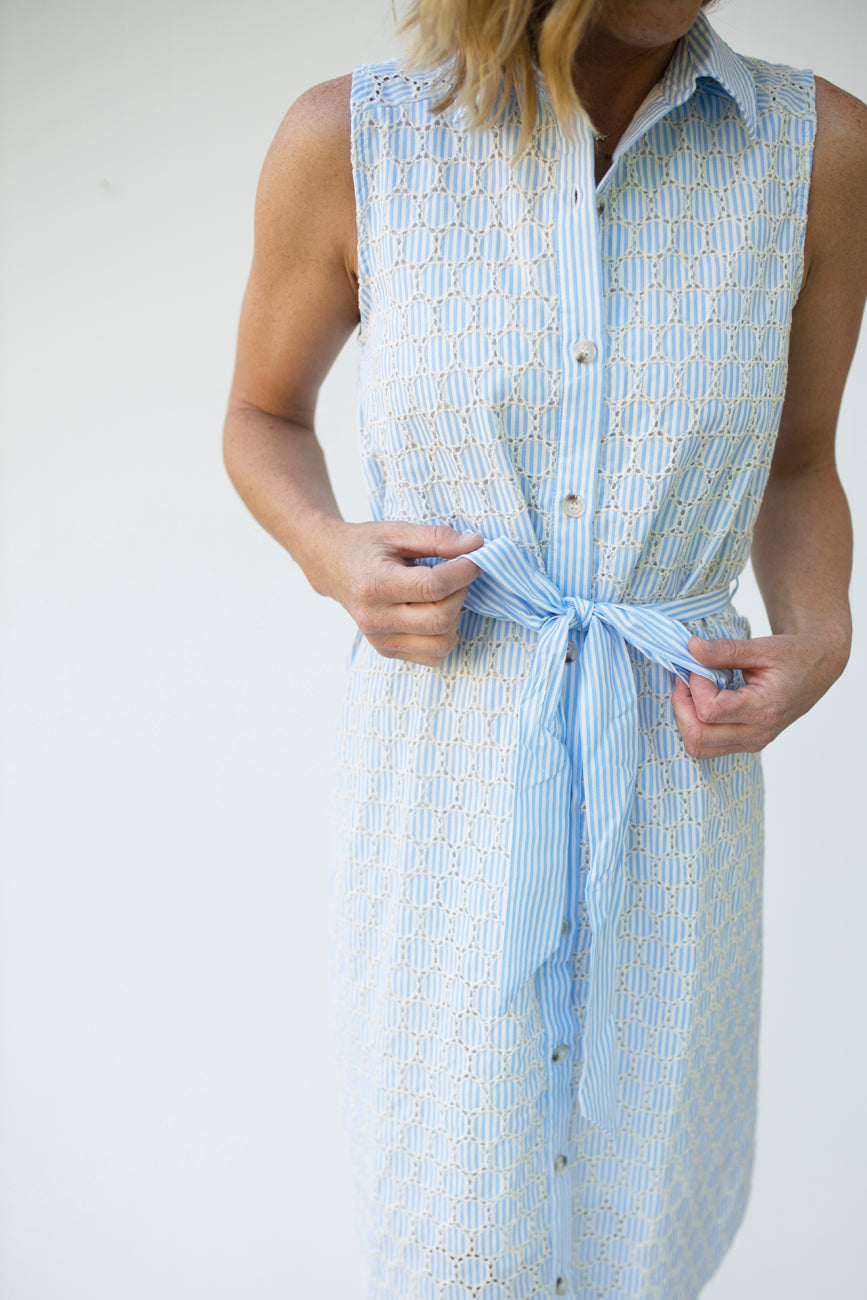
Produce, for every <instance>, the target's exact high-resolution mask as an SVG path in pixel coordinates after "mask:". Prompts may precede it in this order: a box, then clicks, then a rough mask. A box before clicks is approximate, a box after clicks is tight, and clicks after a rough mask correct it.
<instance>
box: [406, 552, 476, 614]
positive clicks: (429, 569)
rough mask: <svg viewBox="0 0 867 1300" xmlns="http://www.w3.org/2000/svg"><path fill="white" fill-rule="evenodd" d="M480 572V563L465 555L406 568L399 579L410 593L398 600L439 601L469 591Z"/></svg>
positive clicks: (427, 602) (416, 601) (434, 602)
mask: <svg viewBox="0 0 867 1300" xmlns="http://www.w3.org/2000/svg"><path fill="white" fill-rule="evenodd" d="M480 572H481V570H480V568H479V566H478V565H477V564H473V562H472V560H468V559H464V558H463V557H462V558H460V559H456V560H443V562H442V564H434V565H428V564H413V565H410V566H409V567H407V568H405V569H403V570H402V571H401V573H402V576H401V577H399V578H398V579H397V582H398V584H399V586H400V588H401V590H402V591H404V592H406V594H405V595H400V596H399V597H397V599H399V600H406V601H411V602H414V603H418V602H421V603H424V604H436V603H437V602H438V601H441V600H445V599H446V597H447V596H451V595H453V594H454V593H455V592H456V591H461V590H465V589H466V588H467V587H468V586H469V585H470V583H471V582H474V581H475V579H476V578H477V577H478V576H479V574H480Z"/></svg>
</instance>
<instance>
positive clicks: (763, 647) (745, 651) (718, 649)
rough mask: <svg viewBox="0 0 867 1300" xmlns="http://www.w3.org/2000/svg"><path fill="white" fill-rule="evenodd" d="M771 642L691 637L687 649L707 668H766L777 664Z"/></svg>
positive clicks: (760, 639)
mask: <svg viewBox="0 0 867 1300" xmlns="http://www.w3.org/2000/svg"><path fill="white" fill-rule="evenodd" d="M772 642H773V638H772V637H766V636H763V637H752V638H750V639H749V640H739V639H737V638H735V637H698V636H691V637H690V638H689V641H688V642H687V648H688V649H689V652H690V654H691V655H693V656H694V657H695V658H696V659H697V660H698V662H699V663H700V664H704V665H705V666H706V667H707V668H767V667H769V666H770V665H771V664H774V663H776V662H777V655H776V654H774V653H773V652H774V650H775V647H774V646H773V645H772V644H771V643H772Z"/></svg>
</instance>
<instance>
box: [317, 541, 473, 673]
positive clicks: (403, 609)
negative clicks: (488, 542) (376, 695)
mask: <svg viewBox="0 0 867 1300" xmlns="http://www.w3.org/2000/svg"><path fill="white" fill-rule="evenodd" d="M328 539H329V540H328V544H327V546H326V547H323V548H321V549H320V552H319V559H320V564H319V565H318V566H317V568H318V569H319V572H318V574H317V575H316V578H315V580H314V579H313V578H312V575H310V574H308V577H310V578H311V581H312V583H313V586H314V587H315V589H316V590H317V591H318V592H319V593H320V594H321V595H324V596H331V597H333V598H334V599H335V600H338V601H339V602H340V604H341V605H342V606H343V607H344V609H346V610H347V611H348V613H349V614H350V615H351V616H352V618H353V619H354V621H355V623H356V624H357V625H358V628H359V629H360V631H361V632H362V633H363V634H364V636H365V637H366V638H367V640H368V641H369V642H370V644H371V645H372V646H373V648H374V650H376V651H377V652H378V653H379V654H381V655H383V656H384V657H385V658H386V659H404V660H406V661H407V663H411V664H427V665H429V666H430V667H433V668H437V667H439V665H440V664H441V663H442V662H443V660H444V659H445V658H446V657H447V656H448V655H449V654H450V653H451V652H452V650H453V649H454V648H455V646H456V644H457V640H458V622H459V619H460V614H461V607H462V606H463V603H464V600H465V598H466V594H467V587H468V586H469V584H470V583H471V582H472V581H473V579H474V578H476V577H478V575H479V572H480V570H479V568H478V567H477V566H476V565H475V564H473V562H472V560H468V559H463V558H461V559H458V558H456V557H458V556H463V555H464V552H466V551H474V550H476V549H477V548H478V547H480V546H481V545H483V543H484V538H483V537H482V536H481V534H480V533H459V532H456V531H455V529H454V528H449V527H448V525H446V524H436V525H431V526H427V525H424V524H409V523H403V522H400V521H398V522H386V523H361V524H353V523H346V522H345V521H343V520H334V521H333V523H332V524H331V526H330V527H329V529H328ZM430 556H438V557H440V558H441V559H442V561H443V563H441V564H434V565H429V564H415V563H414V562H413V561H414V560H417V559H425V558H427V557H430Z"/></svg>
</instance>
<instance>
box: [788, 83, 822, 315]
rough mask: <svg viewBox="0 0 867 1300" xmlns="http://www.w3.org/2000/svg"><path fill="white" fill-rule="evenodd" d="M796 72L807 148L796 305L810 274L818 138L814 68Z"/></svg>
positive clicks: (801, 127) (802, 134) (801, 190)
mask: <svg viewBox="0 0 867 1300" xmlns="http://www.w3.org/2000/svg"><path fill="white" fill-rule="evenodd" d="M795 75H796V77H797V78H798V81H799V83H800V85H801V87H802V88H803V91H804V101H805V102H804V111H803V113H802V115H801V119H800V123H799V131H798V144H799V145H800V146H801V147H802V148H803V149H804V150H805V155H804V156H805V161H804V169H803V175H802V177H801V184H800V186H799V187H798V212H797V216H798V218H799V220H800V224H801V239H800V244H799V248H798V258H799V264H800V274H799V276H798V282H797V284H796V286H795V289H794V294H793V297H792V306H793V307H794V305H795V303H796V302H797V301H798V298H799V297H800V295H801V290H802V289H803V287H804V281H805V280H806V278H807V262H806V243H807V211H808V206H809V201H810V184H811V181H812V175H813V146H814V144H815V142H816V77H815V74H814V72H813V70H812V68H799V69H798V71H797V73H796V74H795Z"/></svg>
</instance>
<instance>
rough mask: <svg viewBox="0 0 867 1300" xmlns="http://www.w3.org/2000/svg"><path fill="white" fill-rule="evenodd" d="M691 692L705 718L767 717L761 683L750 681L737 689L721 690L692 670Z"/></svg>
mask: <svg viewBox="0 0 867 1300" xmlns="http://www.w3.org/2000/svg"><path fill="white" fill-rule="evenodd" d="M689 694H690V695H691V696H692V701H693V705H694V708H695V712H696V714H697V716H698V718H699V719H700V720H701V721H702V722H708V723H713V724H715V725H716V724H719V723H723V722H731V723H740V724H744V723H748V724H753V723H755V724H761V723H764V722H765V721H766V716H765V715H766V713H767V705H766V703H765V701H764V698H763V694H764V693H763V690H762V688H761V687H760V686H756V685H751V684H749V683H747V685H745V686H741V687H738V688H737V689H735V690H722V691H721V690H718V689H717V687H716V686H715V685H714V684H713V682H709V681H708V680H707V678H706V677H702V676H701V674H700V673H691V674H690V678H689Z"/></svg>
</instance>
